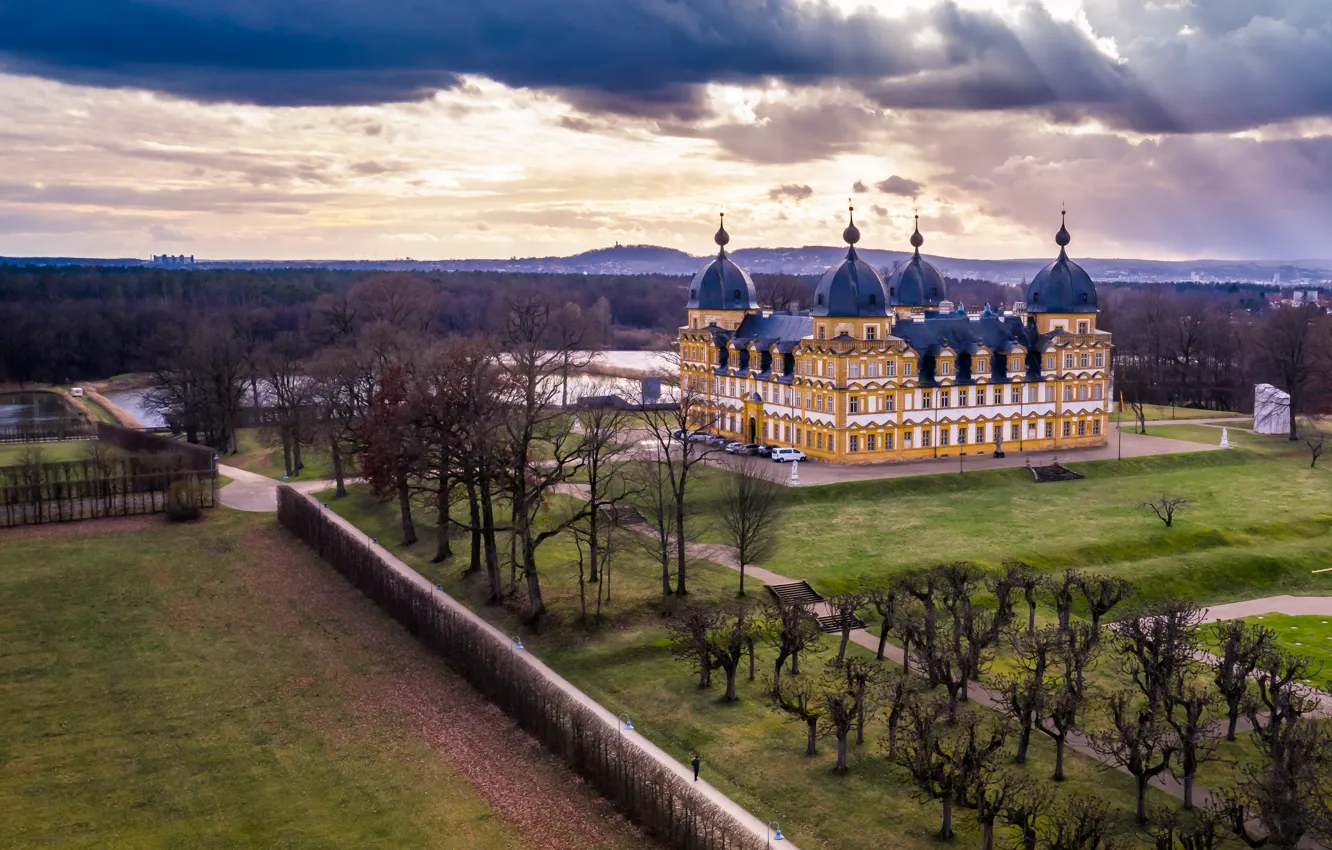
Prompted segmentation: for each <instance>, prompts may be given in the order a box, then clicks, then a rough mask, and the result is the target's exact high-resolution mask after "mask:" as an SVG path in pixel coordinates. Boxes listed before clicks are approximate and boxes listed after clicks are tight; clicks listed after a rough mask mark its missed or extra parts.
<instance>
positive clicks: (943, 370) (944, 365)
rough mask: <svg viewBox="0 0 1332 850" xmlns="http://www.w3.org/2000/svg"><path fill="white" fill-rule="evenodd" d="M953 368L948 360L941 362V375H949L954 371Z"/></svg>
mask: <svg viewBox="0 0 1332 850" xmlns="http://www.w3.org/2000/svg"><path fill="white" fill-rule="evenodd" d="M952 369H953V367H952V365H951V364H950V363H949V362H948V361H947V360H945V361H944V362H942V363H940V364H939V374H940V375H947V374H948V373H949V372H950V371H952Z"/></svg>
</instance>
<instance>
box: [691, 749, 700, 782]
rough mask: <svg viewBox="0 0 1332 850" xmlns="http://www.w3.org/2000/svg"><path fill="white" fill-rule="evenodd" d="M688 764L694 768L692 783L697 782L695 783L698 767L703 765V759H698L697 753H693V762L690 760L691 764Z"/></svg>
mask: <svg viewBox="0 0 1332 850" xmlns="http://www.w3.org/2000/svg"><path fill="white" fill-rule="evenodd" d="M689 763H690V764H692V765H693V766H694V781H695V782H697V781H698V767H699V765H701V764H703V759H701V758H699V757H698V753H694V758H693V760H692V761H691V762H689Z"/></svg>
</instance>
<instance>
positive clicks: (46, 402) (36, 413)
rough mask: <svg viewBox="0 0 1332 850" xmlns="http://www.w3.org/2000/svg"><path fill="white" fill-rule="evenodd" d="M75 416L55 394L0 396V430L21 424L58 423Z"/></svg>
mask: <svg viewBox="0 0 1332 850" xmlns="http://www.w3.org/2000/svg"><path fill="white" fill-rule="evenodd" d="M73 416H74V414H73V413H72V412H71V411H70V409H69V408H68V407H66V406H65V403H64V402H63V401H61V400H60V398H59V397H58V396H56V395H55V394H53V393H5V394H4V395H0V428H3V427H5V426H14V425H19V424H21V423H35V422H56V421H59V420H61V419H69V418H72V417H73Z"/></svg>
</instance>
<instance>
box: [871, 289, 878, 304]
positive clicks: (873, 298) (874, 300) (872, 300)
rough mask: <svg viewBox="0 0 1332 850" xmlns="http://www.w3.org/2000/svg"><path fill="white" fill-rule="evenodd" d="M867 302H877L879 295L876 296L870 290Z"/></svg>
mask: <svg viewBox="0 0 1332 850" xmlns="http://www.w3.org/2000/svg"><path fill="white" fill-rule="evenodd" d="M869 303H870V304H871V305H873V304H877V303H879V296H877V295H875V294H874V293H873V292H871V293H870V298H869Z"/></svg>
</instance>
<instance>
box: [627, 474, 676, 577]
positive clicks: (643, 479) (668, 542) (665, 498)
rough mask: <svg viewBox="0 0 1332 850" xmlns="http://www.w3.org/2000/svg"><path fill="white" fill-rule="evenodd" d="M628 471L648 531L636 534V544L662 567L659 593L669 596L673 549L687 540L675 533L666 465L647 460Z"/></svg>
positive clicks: (673, 510)
mask: <svg viewBox="0 0 1332 850" xmlns="http://www.w3.org/2000/svg"><path fill="white" fill-rule="evenodd" d="M629 474H630V476H631V477H632V479H633V481H634V487H635V489H636V490H637V491H638V506H639V509H640V512H641V513H642V514H643V519H644V521H645V522H646V525H647V529H648V532H649V533H648V534H643V535H639V537H638V539H639V541H640V544H639V545H641V546H642V547H643V549H644V550H645V551H646V552H647V553H648V554H649V555H651V556H652V559H653V560H654V561H656V562H657V563H658V564H659V565H660V566H661V595H662V596H670V595H671V594H672V593H673V592H674V589H673V588H672V587H671V568H672V567H673V566H674V565H675V555H676V549H677V547H679V548H683V547H684V545H685V543H686V542H687V541H685V540H681V539H678V538H677V537H676V536H675V516H676V507H675V491H674V488H673V487H672V483H671V477H670V473H669V468H668V467H667V466H666V464H664V463H657V462H654V461H651V460H648V461H644V462H643V463H638V464H634V466H633V467H631V469H630V473H629Z"/></svg>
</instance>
